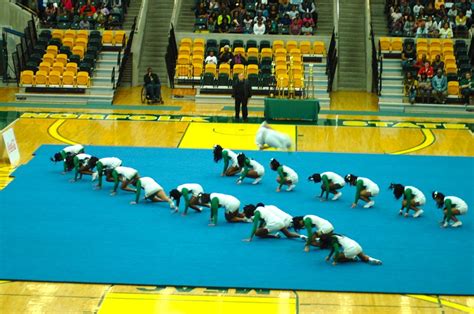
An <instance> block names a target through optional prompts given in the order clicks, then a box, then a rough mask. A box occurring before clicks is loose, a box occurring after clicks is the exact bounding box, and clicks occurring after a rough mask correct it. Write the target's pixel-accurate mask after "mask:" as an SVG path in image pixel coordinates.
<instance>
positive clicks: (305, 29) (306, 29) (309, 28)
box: [301, 22, 313, 35]
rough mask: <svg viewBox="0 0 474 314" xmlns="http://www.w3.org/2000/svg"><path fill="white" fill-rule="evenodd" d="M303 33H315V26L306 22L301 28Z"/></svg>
mask: <svg viewBox="0 0 474 314" xmlns="http://www.w3.org/2000/svg"><path fill="white" fill-rule="evenodd" d="M301 34H303V35H313V26H311V25H310V24H309V22H305V23H304V24H303V27H302V28H301Z"/></svg>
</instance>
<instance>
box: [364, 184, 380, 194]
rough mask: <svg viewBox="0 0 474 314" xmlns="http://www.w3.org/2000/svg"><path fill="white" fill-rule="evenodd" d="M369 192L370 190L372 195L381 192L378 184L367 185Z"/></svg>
mask: <svg viewBox="0 0 474 314" xmlns="http://www.w3.org/2000/svg"><path fill="white" fill-rule="evenodd" d="M367 192H370V195H372V196H377V195H378V194H379V192H380V189H379V186H378V185H371V186H368V187H367Z"/></svg>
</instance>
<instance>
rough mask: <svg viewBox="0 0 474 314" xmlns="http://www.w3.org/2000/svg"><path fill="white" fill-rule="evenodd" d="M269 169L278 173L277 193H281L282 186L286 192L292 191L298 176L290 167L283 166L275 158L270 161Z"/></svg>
mask: <svg viewBox="0 0 474 314" xmlns="http://www.w3.org/2000/svg"><path fill="white" fill-rule="evenodd" d="M270 168H271V169H272V170H273V171H276V172H277V173H278V176H277V179H276V181H277V182H278V187H277V189H276V191H277V192H280V191H281V187H282V186H283V185H287V186H288V187H287V188H286V191H287V192H290V191H293V189H294V188H295V187H296V184H297V183H298V174H297V173H296V171H294V170H293V169H291V168H290V167H287V166H284V165H282V164H280V163H279V162H278V160H276V159H275V158H272V159H271V160H270Z"/></svg>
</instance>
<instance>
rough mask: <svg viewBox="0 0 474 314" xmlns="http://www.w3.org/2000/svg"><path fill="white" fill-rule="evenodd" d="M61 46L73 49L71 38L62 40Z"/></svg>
mask: <svg viewBox="0 0 474 314" xmlns="http://www.w3.org/2000/svg"><path fill="white" fill-rule="evenodd" d="M63 46H67V47H69V48H72V47H74V38H71V37H65V38H63Z"/></svg>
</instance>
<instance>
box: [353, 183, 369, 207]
mask: <svg viewBox="0 0 474 314" xmlns="http://www.w3.org/2000/svg"><path fill="white" fill-rule="evenodd" d="M365 188H366V187H365V185H364V182H363V181H362V180H357V182H356V195H355V200H354V203H356V204H357V202H358V201H359V199H360V192H362V191H363V190H365Z"/></svg>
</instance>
